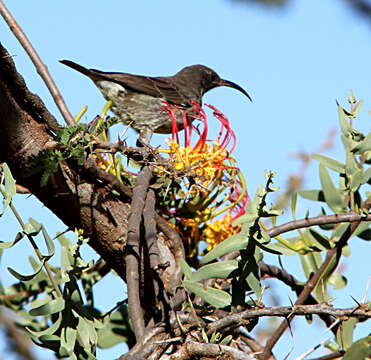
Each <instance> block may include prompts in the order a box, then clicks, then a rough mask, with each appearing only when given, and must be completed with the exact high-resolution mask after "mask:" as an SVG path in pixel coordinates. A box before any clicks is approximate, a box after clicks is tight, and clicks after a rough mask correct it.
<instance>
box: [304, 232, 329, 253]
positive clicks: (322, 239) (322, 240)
mask: <svg viewBox="0 0 371 360" xmlns="http://www.w3.org/2000/svg"><path fill="white" fill-rule="evenodd" d="M308 231H309V233H310V235H311V236H313V238H314V239H315V240H316V241H317V242H318V244H319V245H320V246H319V249H320V250H329V249H332V247H333V246H332V244H331V242H330V239H329V238H328V237H327V236H326V235H324V234H322V233H320V232H318V231H316V230H314V229H312V228H310V229H309V230H308Z"/></svg>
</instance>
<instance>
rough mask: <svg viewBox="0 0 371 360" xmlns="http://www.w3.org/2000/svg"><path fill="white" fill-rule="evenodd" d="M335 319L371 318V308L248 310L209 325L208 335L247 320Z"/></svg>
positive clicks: (317, 307) (295, 307)
mask: <svg viewBox="0 0 371 360" xmlns="http://www.w3.org/2000/svg"><path fill="white" fill-rule="evenodd" d="M324 314H328V315H331V316H334V317H357V318H360V317H366V318H371V309H370V307H369V306H368V307H364V308H363V307H362V308H358V309H357V308H346V309H337V308H334V307H332V306H327V305H322V304H317V305H294V306H272V307H268V308H262V309H248V310H245V311H242V312H239V313H232V314H230V315H227V316H226V317H224V318H222V319H220V320H217V321H214V322H213V323H211V324H209V325H207V334H208V335H211V334H212V333H213V332H214V331H217V330H220V329H223V328H226V327H231V326H236V325H243V324H244V323H246V321H245V320H248V319H252V318H256V317H265V316H283V317H287V316H294V315H300V316H305V315H324Z"/></svg>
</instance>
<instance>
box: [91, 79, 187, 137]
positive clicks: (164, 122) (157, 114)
mask: <svg viewBox="0 0 371 360" xmlns="http://www.w3.org/2000/svg"><path fill="white" fill-rule="evenodd" d="M96 85H97V86H98V88H99V90H100V91H101V92H102V94H103V96H104V97H105V99H106V100H111V101H112V106H111V110H112V112H113V113H114V114H115V115H116V116H117V117H119V118H120V119H121V121H122V122H123V123H124V124H126V125H129V124H130V126H131V127H133V128H134V129H135V130H137V131H139V132H141V131H143V129H148V130H150V131H151V132H156V133H162V134H169V133H171V132H172V123H171V118H170V115H169V112H168V111H166V110H165V109H164V102H163V99H162V98H157V97H153V96H151V95H147V94H144V93H139V92H136V91H132V90H130V89H126V88H125V87H124V86H122V85H120V84H118V83H115V82H111V81H106V80H100V81H97V82H96ZM175 119H176V122H177V125H178V129H179V130H181V129H183V118H182V117H181V116H180V114H179V112H178V111H177V110H175Z"/></svg>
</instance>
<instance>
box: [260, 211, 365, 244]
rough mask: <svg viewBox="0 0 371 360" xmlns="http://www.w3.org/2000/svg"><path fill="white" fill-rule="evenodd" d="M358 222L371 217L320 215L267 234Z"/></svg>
mask: <svg viewBox="0 0 371 360" xmlns="http://www.w3.org/2000/svg"><path fill="white" fill-rule="evenodd" d="M360 221H371V215H364V214H358V213H348V214H334V215H322V216H316V217H312V218H307V219H301V220H295V221H290V222H288V223H286V224H283V225H279V226H275V227H273V228H271V229H269V230H267V234H268V235H269V236H270V237H272V238H273V237H275V236H278V235H280V234H283V233H286V232H288V231H292V230H297V229H302V228H304V227H310V226H315V225H326V224H339V223H347V222H348V223H354V222H360Z"/></svg>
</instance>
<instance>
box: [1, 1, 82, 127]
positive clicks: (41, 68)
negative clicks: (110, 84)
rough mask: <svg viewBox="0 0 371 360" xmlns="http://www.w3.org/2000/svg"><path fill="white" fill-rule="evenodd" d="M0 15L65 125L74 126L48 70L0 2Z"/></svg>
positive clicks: (73, 121)
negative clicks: (40, 80)
mask: <svg viewBox="0 0 371 360" xmlns="http://www.w3.org/2000/svg"><path fill="white" fill-rule="evenodd" d="M0 14H1V15H2V17H3V18H4V20H5V21H6V23H7V24H8V26H9V27H10V30H11V31H12V32H13V34H14V35H15V37H16V38H17V39H18V41H19V42H20V44H21V45H22V47H23V48H24V49H25V51H26V52H27V54H28V56H29V57H30V58H31V60H32V62H33V64H34V65H35V67H36V70H37V72H38V73H39V75H40V76H41V78H42V79H43V80H44V83H45V85H46V86H47V88H48V89H49V92H50V94H51V95H52V97H53V99H54V102H55V104H56V105H57V107H58V109H59V111H60V113H61V114H62V116H63V118H64V120H65V122H66V124H67V125H69V126H73V125H75V124H76V123H75V120H74V118H73V117H72V115H71V114H70V112H69V110H68V108H67V106H66V104H65V102H64V100H63V97H62V95H61V94H60V92H59V90H58V88H57V85H56V84H55V82H54V80H53V78H52V77H51V76H50V74H49V71H48V68H47V67H46V65H45V64H43V62H42V61H41V59H40V57H39V55H38V54H37V52H36V50H35V49H34V47H33V46H32V44H31V42H30V41H29V40H28V38H27V36H26V34H25V33H24V32H23V31H22V29H21V27H20V26H19V25H18V23H17V22H16V20H15V19H14V17H13V16H12V14H11V13H10V12H9V10H8V9H7V8H6V6H5V4H4V3H3V1H2V0H0Z"/></svg>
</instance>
